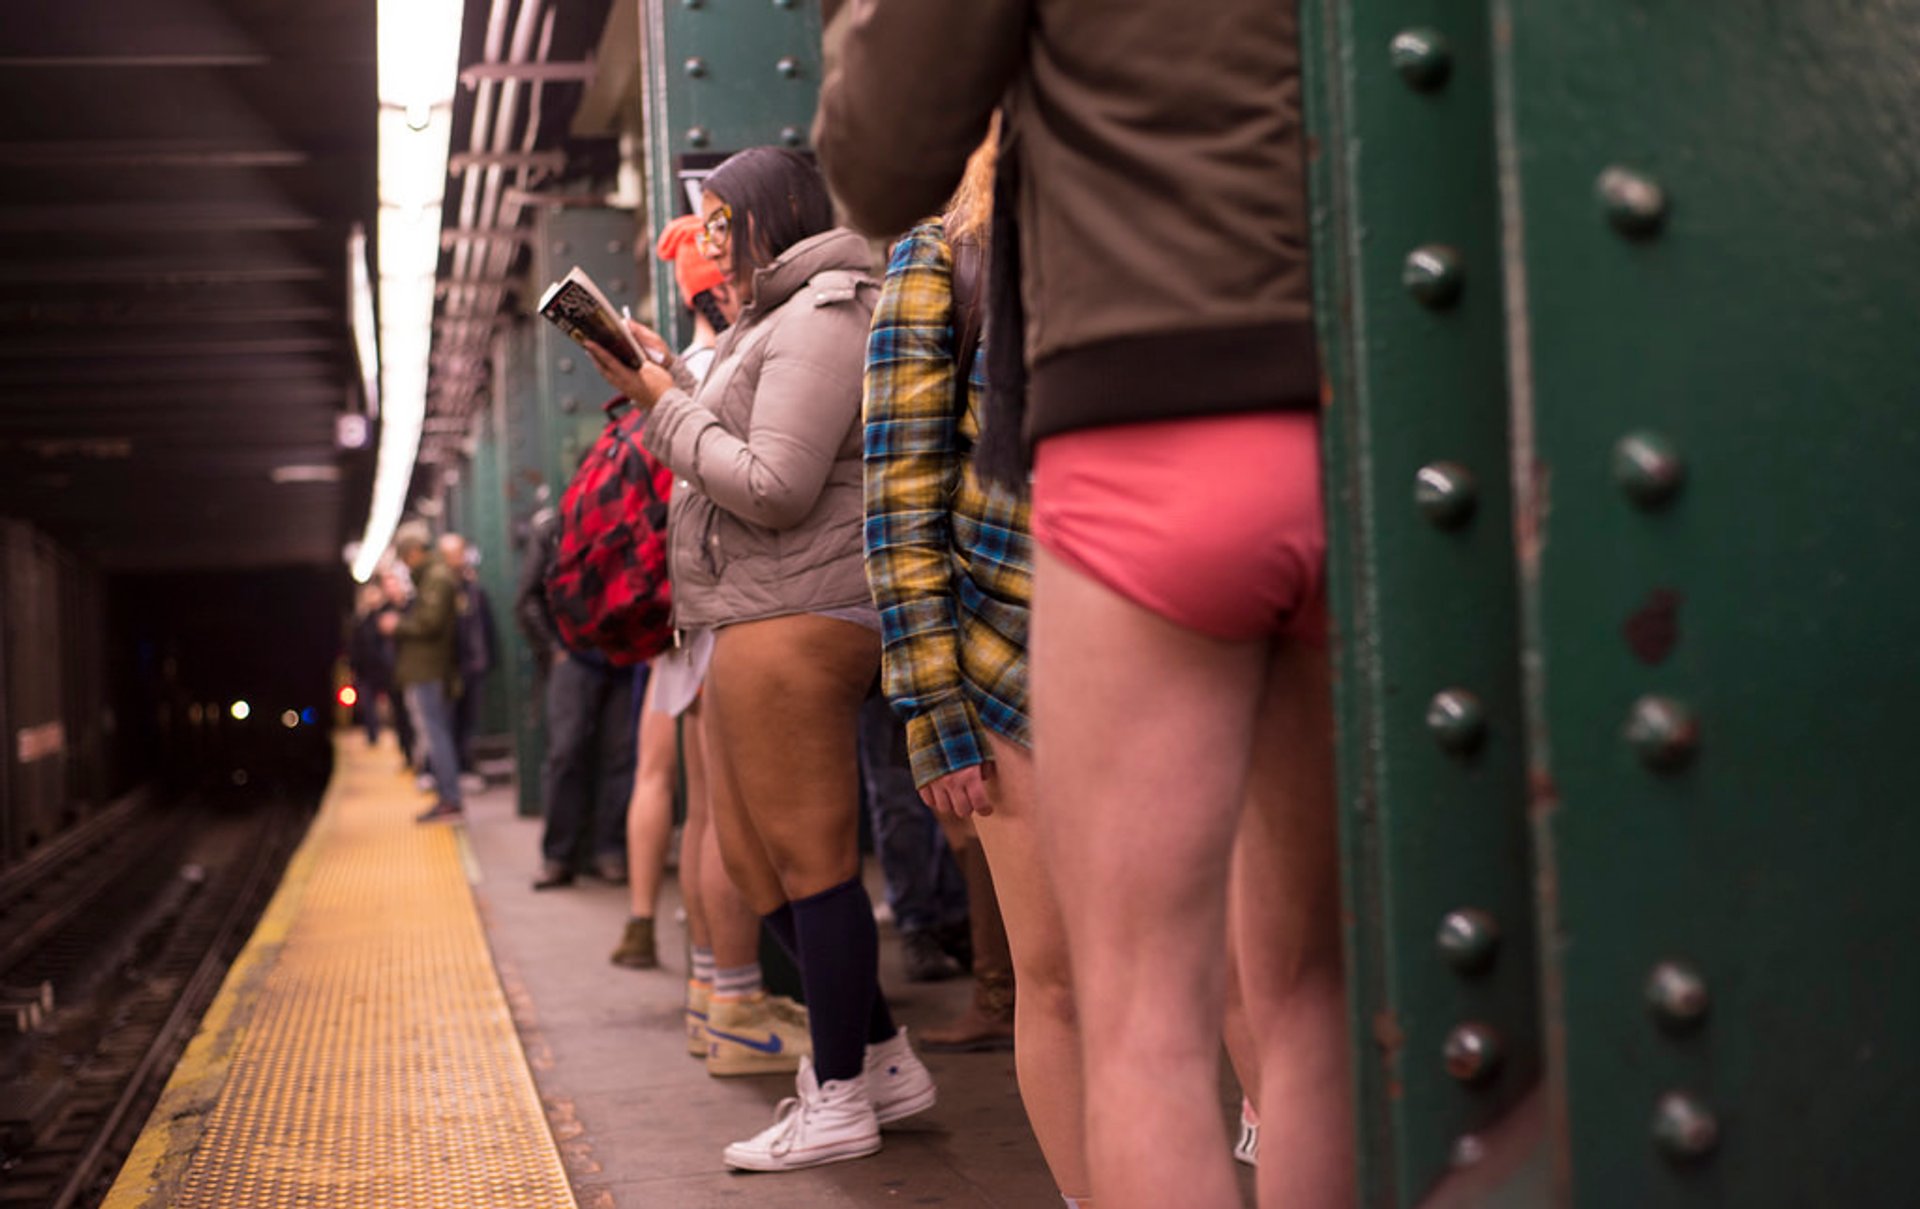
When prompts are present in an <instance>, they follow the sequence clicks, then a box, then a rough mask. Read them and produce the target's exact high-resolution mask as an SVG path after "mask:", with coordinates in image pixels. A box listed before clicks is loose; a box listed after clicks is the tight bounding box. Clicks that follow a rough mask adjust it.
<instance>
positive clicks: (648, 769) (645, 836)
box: [627, 683, 679, 919]
mask: <svg viewBox="0 0 1920 1209" xmlns="http://www.w3.org/2000/svg"><path fill="white" fill-rule="evenodd" d="M653 688H654V686H653V685H652V684H651V683H649V684H648V685H647V697H646V705H645V707H644V708H642V709H641V711H640V717H639V719H638V725H639V728H640V730H639V737H638V739H637V740H636V741H635V749H636V750H637V751H638V752H639V753H640V754H639V759H638V761H637V764H636V766H635V769H634V774H633V796H632V797H631V798H629V799H628V800H627V877H628V879H629V880H628V883H627V897H628V902H629V905H630V908H631V910H632V912H633V915H634V917H635V918H636V919H652V918H653V912H654V908H655V906H656V905H657V904H658V903H659V901H660V879H661V878H662V877H663V876H664V875H665V872H666V864H667V845H668V844H669V843H670V842H672V840H673V782H674V778H675V776H676V775H677V774H678V772H679V767H678V766H679V758H678V756H677V754H676V752H675V749H674V737H673V718H672V716H671V715H668V714H663V713H661V712H660V711H658V710H656V709H654V708H653Z"/></svg>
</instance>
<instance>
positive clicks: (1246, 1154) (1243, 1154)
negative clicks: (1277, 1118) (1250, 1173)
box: [1233, 1100, 1260, 1167]
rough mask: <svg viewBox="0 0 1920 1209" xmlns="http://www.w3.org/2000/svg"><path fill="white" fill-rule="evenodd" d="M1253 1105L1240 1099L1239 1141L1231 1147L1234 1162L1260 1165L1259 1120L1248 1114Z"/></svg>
mask: <svg viewBox="0 0 1920 1209" xmlns="http://www.w3.org/2000/svg"><path fill="white" fill-rule="evenodd" d="M1252 1111H1253V1105H1251V1104H1249V1103H1247V1102H1246V1101H1245V1100H1241V1101H1240V1141H1239V1142H1237V1143H1235V1145H1234V1147H1233V1157H1234V1161H1235V1162H1239V1163H1245V1164H1246V1165H1247V1166H1249V1167H1258V1166H1259V1165H1260V1122H1259V1121H1257V1120H1254V1119H1253V1118H1252V1117H1251V1116H1249V1115H1248V1114H1250V1113H1251V1112H1252Z"/></svg>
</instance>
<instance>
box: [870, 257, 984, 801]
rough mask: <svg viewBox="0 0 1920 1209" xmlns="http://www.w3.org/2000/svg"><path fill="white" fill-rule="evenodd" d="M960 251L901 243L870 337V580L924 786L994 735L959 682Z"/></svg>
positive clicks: (893, 697) (887, 669)
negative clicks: (956, 305) (955, 298)
mask: <svg viewBox="0 0 1920 1209" xmlns="http://www.w3.org/2000/svg"><path fill="white" fill-rule="evenodd" d="M952 281H953V259H952V252H951V250H950V249H949V248H948V246H947V242H946V239H945V237H944V236H943V234H942V233H941V229H940V227H939V226H938V225H937V224H927V225H923V226H920V227H917V228H915V229H914V230H913V231H911V232H910V233H908V234H907V235H906V236H905V237H904V238H902V239H901V240H900V242H899V243H898V244H896V245H895V246H894V249H893V254H892V256H891V258H890V260H889V263H888V265H887V280H886V285H885V287H884V288H883V289H882V290H881V292H880V301H879V305H878V306H877V307H876V308H875V309H874V313H873V328H872V332H871V334H870V336H869V337H868V340H867V368H866V397H865V429H864V432H865V436H864V446H865V463H866V532H865V537H866V553H867V581H868V583H869V585H871V587H872V589H873V599H874V603H875V605H876V606H878V608H879V610H880V625H881V634H882V639H883V642H884V647H883V654H882V678H883V684H884V686H885V690H886V694H887V698H888V700H890V701H891V702H892V703H893V706H894V709H895V710H896V711H898V712H899V713H900V714H901V716H902V717H903V718H904V719H905V720H906V728H907V747H908V750H909V752H910V753H911V756H912V762H913V779H914V782H915V783H916V784H919V785H925V784H926V783H928V782H929V781H932V780H934V779H935V778H937V777H940V776H943V775H945V774H947V773H951V772H957V771H958V770H960V769H962V768H966V767H969V766H971V765H975V764H979V763H982V762H983V761H985V760H986V759H987V745H986V733H985V731H984V730H983V728H982V727H981V724H980V719H979V717H978V716H977V715H976V714H975V712H974V709H973V706H972V705H971V704H969V703H968V701H967V698H966V694H965V692H964V690H963V688H962V684H961V673H960V650H959V647H960V641H961V639H960V634H961V628H960V618H959V616H958V605H957V592H956V590H955V584H954V576H955V574H956V571H955V566H954V554H953V533H952V519H951V514H950V511H949V509H950V508H951V506H952V500H953V498H954V495H955V492H956V490H957V489H958V486H959V484H960V481H961V476H962V474H963V472H964V470H965V466H966V457H965V453H964V451H963V449H962V442H961V439H960V432H959V428H960V420H961V416H960V414H958V413H957V411H956V409H955V407H954V386H955V373H956V371H955V368H954V355H955V352H954V348H953V331H952Z"/></svg>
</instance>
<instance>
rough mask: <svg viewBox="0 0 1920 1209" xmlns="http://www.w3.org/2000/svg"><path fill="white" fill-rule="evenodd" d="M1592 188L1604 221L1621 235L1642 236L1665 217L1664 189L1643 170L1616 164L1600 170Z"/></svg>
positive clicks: (1652, 231)
mask: <svg viewBox="0 0 1920 1209" xmlns="http://www.w3.org/2000/svg"><path fill="white" fill-rule="evenodd" d="M1593 191H1594V195H1595V196H1597V197H1598V198H1599V199H1600V208H1601V210H1602V211H1604V212H1605V214H1606V216H1607V221H1608V222H1610V223H1612V224H1613V229H1614V230H1616V231H1618V232H1620V234H1622V235H1627V236H1631V237H1632V238H1635V239H1644V238H1646V237H1647V236H1649V235H1652V234H1654V233H1655V232H1657V231H1659V229H1660V227H1661V224H1663V223H1664V222H1666V220H1667V191H1666V190H1665V189H1662V188H1661V187H1660V183H1659V182H1658V181H1656V180H1654V179H1653V178H1652V177H1650V176H1647V175H1645V174H1644V173H1640V172H1635V171H1634V170H1633V169H1631V168H1622V167H1620V166H1619V165H1618V164H1616V165H1614V166H1612V167H1610V168H1608V169H1606V170H1605V171H1604V172H1602V173H1601V174H1600V178H1599V179H1598V180H1596V181H1595V182H1594V185H1593Z"/></svg>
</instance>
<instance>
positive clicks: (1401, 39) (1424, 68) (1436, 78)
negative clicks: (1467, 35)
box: [1387, 29, 1453, 92]
mask: <svg viewBox="0 0 1920 1209" xmlns="http://www.w3.org/2000/svg"><path fill="white" fill-rule="evenodd" d="M1387 54H1388V56H1389V57H1390V58H1391V59H1392V60H1393V69H1394V70H1395V71H1397V72H1399V73H1400V78H1401V79H1403V80H1405V81H1406V82H1407V85H1408V86H1409V87H1411V88H1417V89H1419V90H1420V91H1422V92H1430V91H1432V90H1433V89H1436V88H1438V87H1440V86H1441V85H1442V84H1445V83H1446V82H1447V76H1448V75H1450V74H1451V73H1452V72H1453V48H1452V47H1451V46H1449V45H1448V44H1447V40H1446V38H1445V37H1444V36H1443V35H1441V34H1440V33H1439V32H1438V31H1436V30H1431V29H1408V30H1402V31H1401V32H1399V33H1397V34H1395V35H1394V36H1393V41H1392V42H1391V43H1389V44H1388V46H1387Z"/></svg>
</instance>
